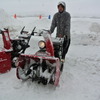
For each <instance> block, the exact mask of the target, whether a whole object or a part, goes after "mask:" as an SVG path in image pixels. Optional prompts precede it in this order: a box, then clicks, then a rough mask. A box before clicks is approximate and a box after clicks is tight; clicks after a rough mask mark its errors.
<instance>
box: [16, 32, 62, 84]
mask: <svg viewBox="0 0 100 100" xmlns="http://www.w3.org/2000/svg"><path fill="white" fill-rule="evenodd" d="M31 39H32V40H33V41H32V42H31V41H30V43H29V45H30V47H31V46H33V45H35V47H36V45H38V49H36V50H35V47H32V49H30V50H29V51H28V50H27V49H26V51H25V53H23V54H21V55H20V56H19V59H18V62H16V67H17V71H16V75H17V78H18V79H21V80H27V79H32V81H37V82H38V83H42V84H44V85H47V84H48V83H50V84H53V85H55V86H58V84H59V78H60V75H61V71H60V68H61V65H62V63H61V61H60V60H61V53H62V49H63V48H62V45H63V39H61V38H55V39H52V38H51V36H50V34H49V32H48V31H43V34H42V36H33V38H31ZM39 39H40V41H39ZM35 40H38V43H36V41H35ZM55 45H56V46H55ZM31 51H32V54H30V52H31ZM33 52H34V53H33ZM56 52H57V54H58V55H57V54H56V56H55V53H56Z"/></svg>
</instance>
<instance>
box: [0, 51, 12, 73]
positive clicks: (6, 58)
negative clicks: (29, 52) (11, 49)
mask: <svg viewBox="0 0 100 100" xmlns="http://www.w3.org/2000/svg"><path fill="white" fill-rule="evenodd" d="M10 69H11V53H6V52H4V51H2V52H0V73H5V72H7V71H9V70H10Z"/></svg>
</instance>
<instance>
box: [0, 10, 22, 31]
mask: <svg viewBox="0 0 100 100" xmlns="http://www.w3.org/2000/svg"><path fill="white" fill-rule="evenodd" d="M21 24H22V22H19V21H18V20H17V19H14V18H12V17H11V16H9V15H8V14H7V13H6V11H4V10H3V9H0V29H3V28H8V29H9V31H10V32H16V31H18V30H20V29H21Z"/></svg>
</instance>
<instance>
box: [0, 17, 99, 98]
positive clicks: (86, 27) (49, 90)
mask: <svg viewBox="0 0 100 100" xmlns="http://www.w3.org/2000/svg"><path fill="white" fill-rule="evenodd" d="M2 16H3V15H2ZM4 17H6V15H4ZM4 17H2V19H3V18H4ZM7 18H8V17H6V20H7ZM9 19H10V17H9ZM13 20H15V19H13ZM16 21H17V22H14V23H13V24H14V26H13V25H12V20H7V23H4V21H2V22H1V23H0V25H2V28H3V27H5V26H6V24H8V22H9V25H7V27H12V28H13V27H14V29H15V30H16V32H15V31H14V30H12V31H11V33H10V35H11V37H13V35H15V36H16V35H19V32H20V30H21V28H22V26H24V25H25V26H26V30H27V31H29V32H31V31H32V29H33V28H34V26H36V27H37V29H36V31H40V30H41V29H49V27H50V24H51V20H48V19H47V18H46V17H45V18H42V19H39V18H36V17H25V18H18V19H16ZM20 22H21V23H20ZM19 23H20V24H19ZM18 27H19V28H18ZM99 27H100V19H94V18H72V24H71V46H70V48H69V52H68V54H67V56H66V61H65V65H64V71H63V73H62V75H61V78H60V83H59V87H57V88H55V87H54V86H52V85H48V86H43V85H42V84H37V83H36V82H33V83H32V82H31V81H30V80H28V81H25V82H23V81H21V80H18V79H17V77H16V69H13V68H12V70H11V71H10V72H7V73H5V74H0V100H33V99H34V100H100V28H99ZM13 32H14V33H15V34H13ZM52 36H55V34H52ZM33 38H34V37H32V39H33ZM35 39H36V40H37V38H35ZM30 43H31V44H32V45H34V44H35V43H36V42H35V43H33V42H30ZM30 51H32V50H30Z"/></svg>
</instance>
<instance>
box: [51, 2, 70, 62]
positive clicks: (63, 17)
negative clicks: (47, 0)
mask: <svg viewBox="0 0 100 100" xmlns="http://www.w3.org/2000/svg"><path fill="white" fill-rule="evenodd" d="M57 7H58V12H57V13H56V14H55V15H54V17H53V20H52V24H51V28H50V32H51V33H53V32H54V29H55V27H57V34H56V37H60V38H63V37H64V38H65V41H64V44H63V53H62V59H61V61H62V62H64V61H65V56H66V54H67V52H68V48H69V46H70V19H71V17H70V14H69V13H68V12H66V4H65V2H59V3H58V5H57Z"/></svg>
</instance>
